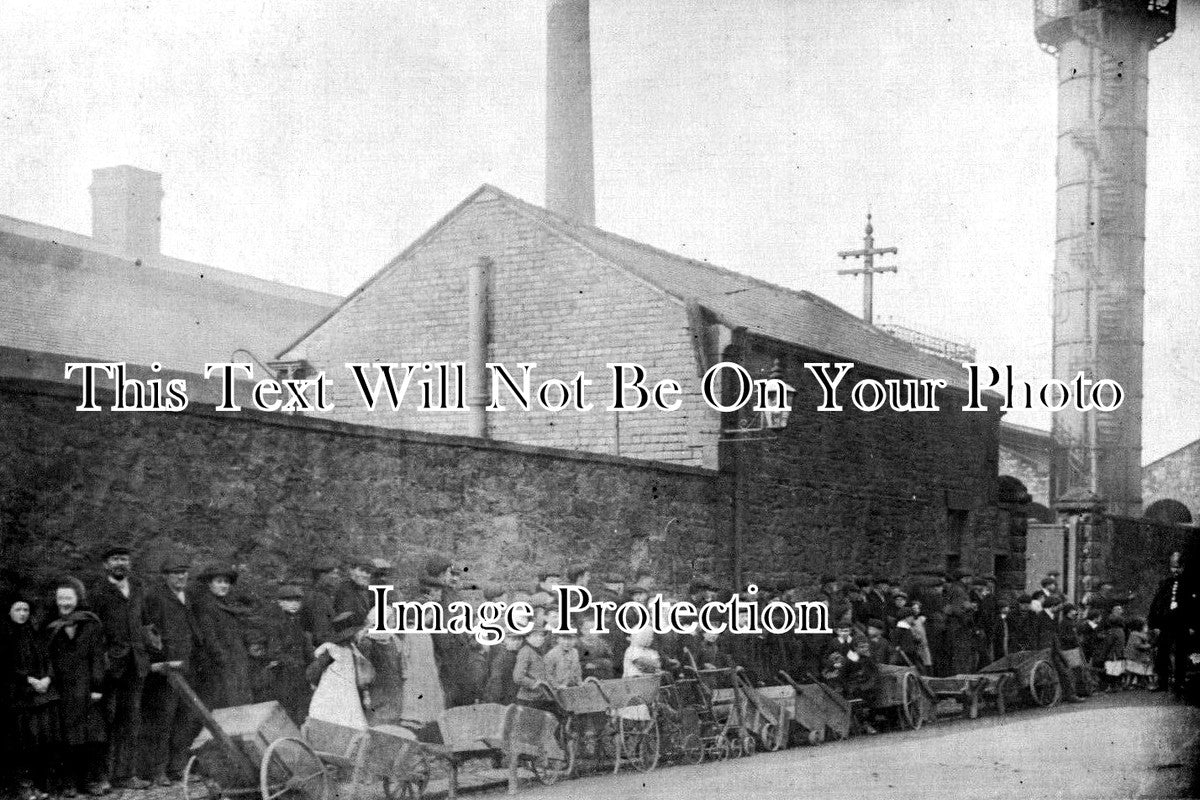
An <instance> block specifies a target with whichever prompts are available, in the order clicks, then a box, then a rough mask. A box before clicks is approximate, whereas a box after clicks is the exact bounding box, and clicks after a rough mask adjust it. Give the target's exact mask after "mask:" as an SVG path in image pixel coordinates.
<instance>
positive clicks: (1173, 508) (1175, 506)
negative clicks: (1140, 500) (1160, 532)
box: [1142, 498, 1192, 525]
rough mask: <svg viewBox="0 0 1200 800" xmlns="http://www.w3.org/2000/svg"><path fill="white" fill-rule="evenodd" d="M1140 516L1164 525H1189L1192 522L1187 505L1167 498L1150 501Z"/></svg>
mask: <svg viewBox="0 0 1200 800" xmlns="http://www.w3.org/2000/svg"><path fill="white" fill-rule="evenodd" d="M1142 516H1143V517H1145V518H1146V519H1148V520H1152V521H1154V522H1161V523H1164V524H1166V525H1189V524H1191V522H1192V512H1191V511H1189V510H1188V507H1187V506H1185V505H1184V504H1183V503H1181V502H1179V501H1178V500H1171V499H1169V498H1166V499H1163V500H1158V501H1156V502H1153V503H1151V504H1150V506H1149V507H1148V508H1147V509H1146V511H1145V513H1144V514H1142Z"/></svg>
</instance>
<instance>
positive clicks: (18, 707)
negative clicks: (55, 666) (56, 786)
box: [0, 596, 59, 800]
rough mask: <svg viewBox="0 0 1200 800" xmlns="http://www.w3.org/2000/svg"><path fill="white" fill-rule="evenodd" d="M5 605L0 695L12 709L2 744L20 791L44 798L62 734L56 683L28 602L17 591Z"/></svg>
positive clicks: (27, 799)
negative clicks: (31, 616) (52, 761)
mask: <svg viewBox="0 0 1200 800" xmlns="http://www.w3.org/2000/svg"><path fill="white" fill-rule="evenodd" d="M4 606H5V609H6V610H7V612H8V619H6V620H4V627H3V632H2V633H0V659H2V664H3V671H4V672H3V674H4V683H3V686H2V688H0V695H2V697H3V700H4V702H5V704H6V706H7V710H8V714H7V718H6V722H7V725H6V727H7V730H6V731H5V733H6V736H5V740H4V748H5V751H6V757H7V758H8V759H10V761H11V763H12V764H13V766H14V772H15V773H16V774H15V776H14V777H16V778H17V779H18V783H19V789H20V795H19V796H20V797H22V798H25V800H44V799H45V798H46V797H47V796H48V795H47V791H48V788H49V780H50V776H51V758H52V757H53V756H54V752H55V747H56V746H57V745H58V738H59V724H58V687H57V686H55V685H54V677H53V670H52V669H51V668H50V656H49V654H48V653H47V652H46V643H45V640H44V639H43V638H42V636H41V634H40V632H39V631H36V630H35V629H34V626H33V623H32V622H30V620H29V615H30V608H31V607H30V603H29V601H28V600H27V599H26V598H24V597H20V596H17V597H12V598H9V599H8V600H7V601H6V602H5V603H4Z"/></svg>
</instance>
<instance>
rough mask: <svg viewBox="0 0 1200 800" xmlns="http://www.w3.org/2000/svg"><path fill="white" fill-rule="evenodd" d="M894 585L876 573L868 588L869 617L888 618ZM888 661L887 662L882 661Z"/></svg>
mask: <svg viewBox="0 0 1200 800" xmlns="http://www.w3.org/2000/svg"><path fill="white" fill-rule="evenodd" d="M891 591H892V585H891V583H890V582H889V581H888V579H887V577H886V576H884V575H876V576H875V577H874V578H873V579H872V580H871V588H870V589H868V590H867V618H868V619H879V620H886V619H887V615H888V611H889V608H888V607H889V606H890V605H891V599H890V597H889V595H890V594H891ZM880 663H887V662H880Z"/></svg>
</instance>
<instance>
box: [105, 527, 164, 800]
mask: <svg viewBox="0 0 1200 800" xmlns="http://www.w3.org/2000/svg"><path fill="white" fill-rule="evenodd" d="M102 560H103V563H104V573H105V574H104V579H103V580H101V581H100V582H99V583H97V584H96V585H95V586H94V587H93V588H92V591H91V602H92V611H94V612H95V614H96V616H98V617H99V618H100V623H101V625H102V627H103V628H104V639H105V642H106V643H107V646H106V649H105V655H106V656H107V661H108V666H107V670H106V673H105V686H106V688H105V691H104V705H105V718H106V720H107V723H108V737H109V739H108V781H109V782H110V783H111V784H112V785H113V786H114V787H116V788H118V789H145V788H147V787H149V786H150V783H149V781H146V780H144V779H142V778H139V777H138V776H137V768H138V765H137V754H138V742H139V738H140V736H141V727H142V689H143V688H144V687H145V684H146V675H147V673H148V672H149V671H150V658H149V656H148V654H147V652H146V606H145V590H144V589H143V587H142V586H141V585H140V584H139V583H138V582H137V581H136V580H134V578H133V576H132V574H131V572H132V570H131V567H132V563H131V559H130V551H129V548H128V547H126V546H124V545H112V546H110V547H107V548H105V550H104V552H103V555H102Z"/></svg>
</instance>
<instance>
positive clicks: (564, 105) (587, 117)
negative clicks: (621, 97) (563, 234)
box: [546, 0, 596, 225]
mask: <svg viewBox="0 0 1200 800" xmlns="http://www.w3.org/2000/svg"><path fill="white" fill-rule="evenodd" d="M588 16H589V8H588V0H548V7H547V12H546V208H548V209H550V210H551V211H554V212H557V213H559V214H562V215H563V216H565V217H571V218H572V219H576V220H579V221H580V222H585V223H587V224H588V225H594V224H595V222H596V200H595V176H594V174H593V161H592V56H591V43H590V38H591V33H590V30H589V20H588Z"/></svg>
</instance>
